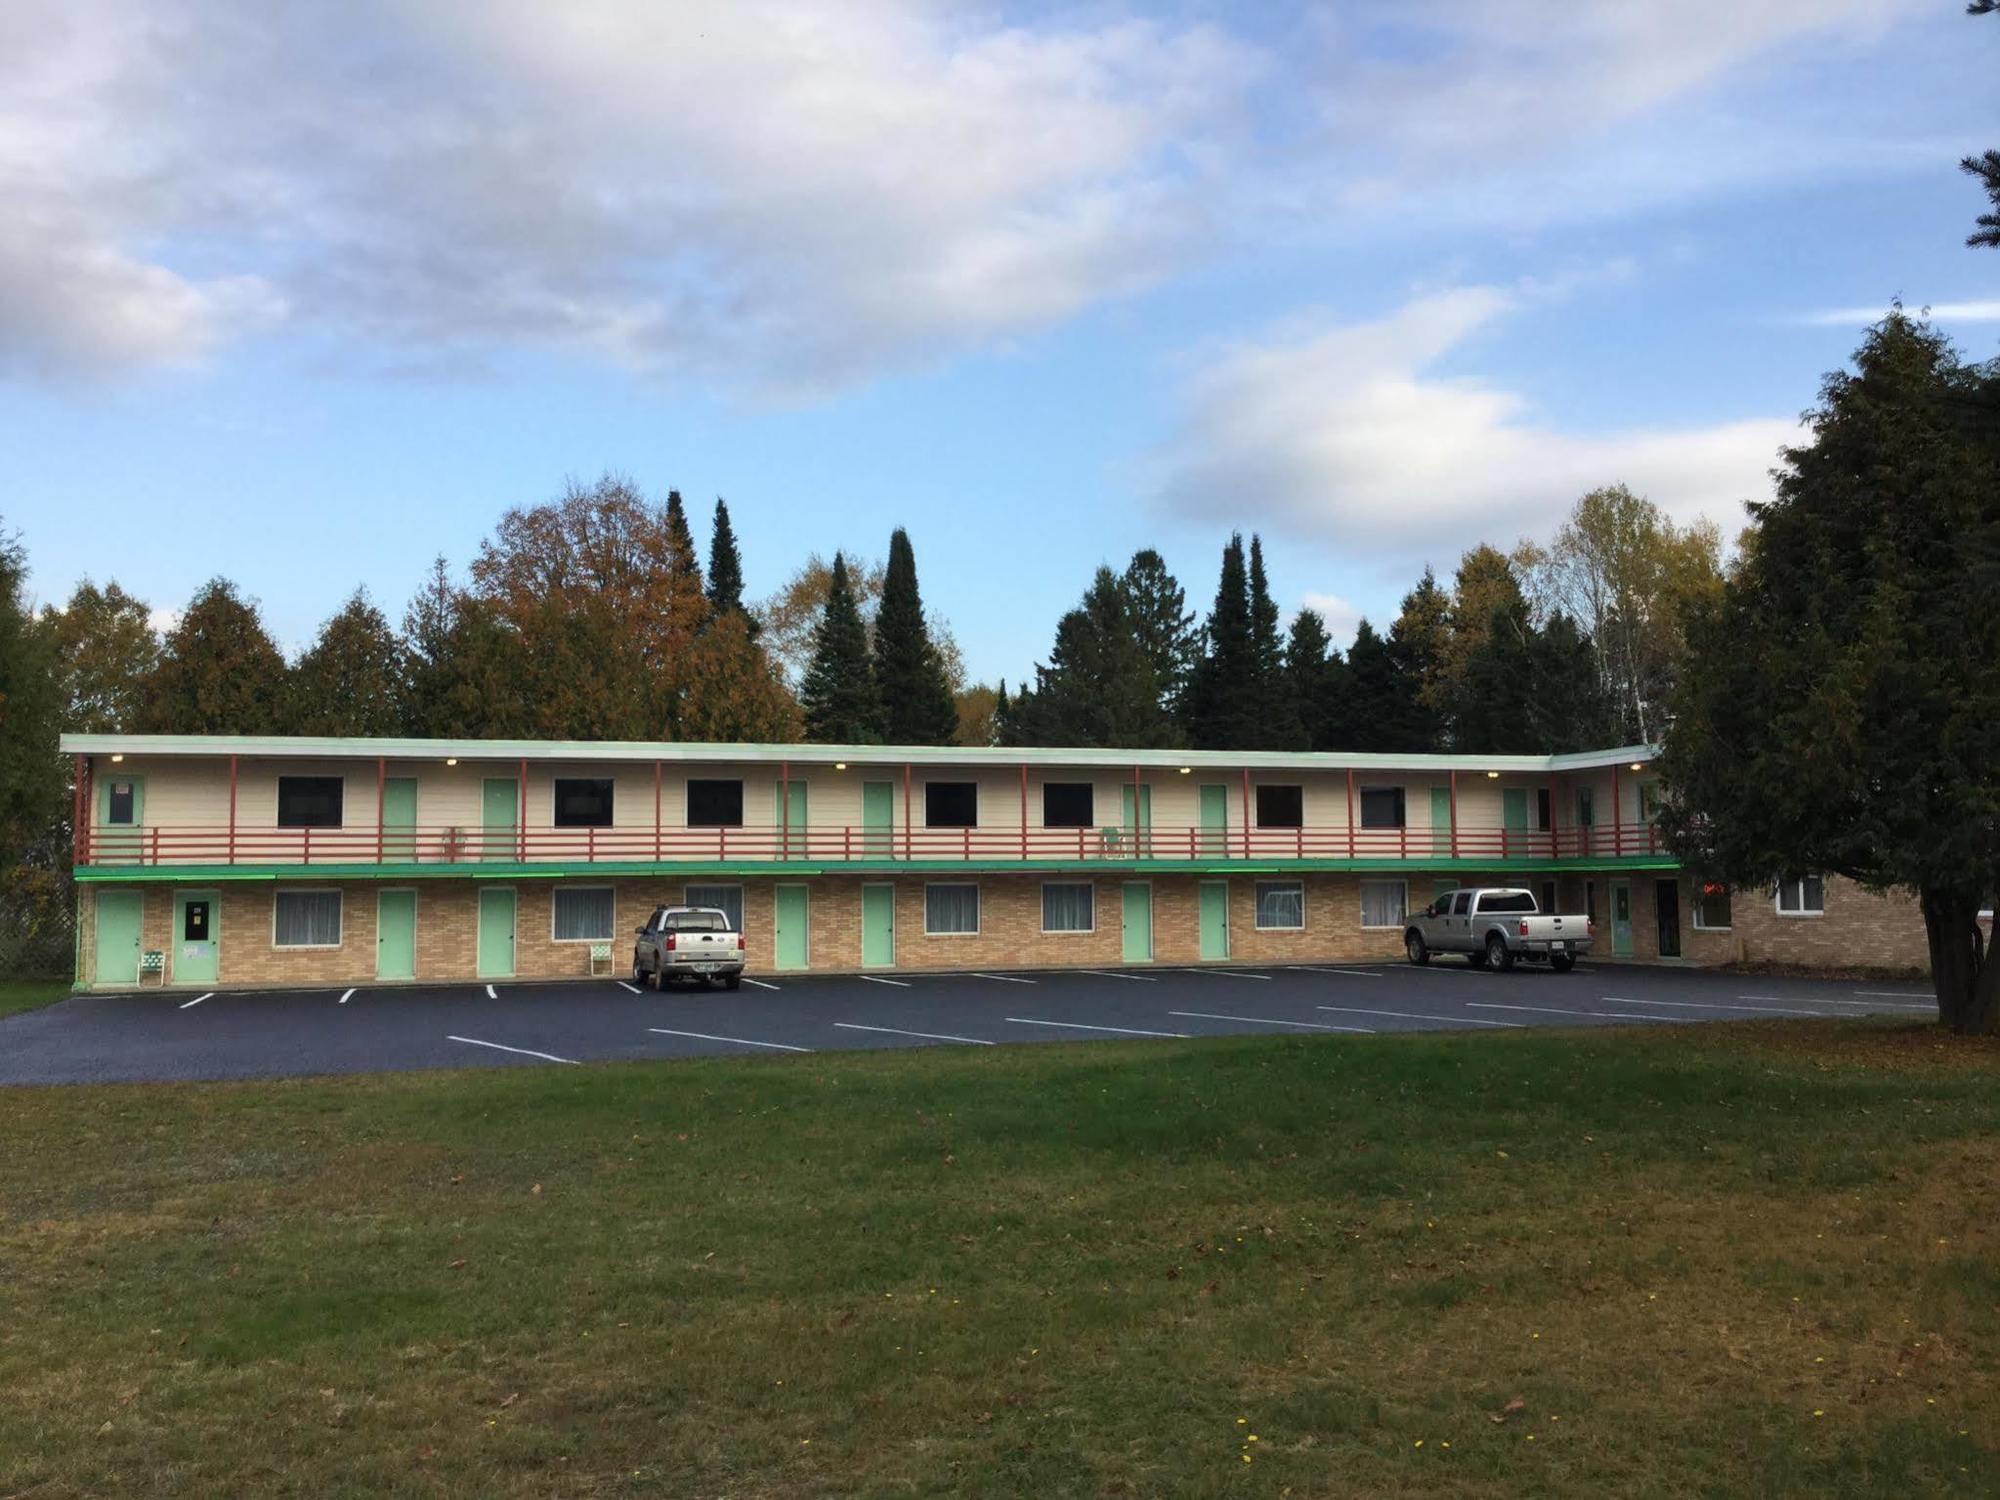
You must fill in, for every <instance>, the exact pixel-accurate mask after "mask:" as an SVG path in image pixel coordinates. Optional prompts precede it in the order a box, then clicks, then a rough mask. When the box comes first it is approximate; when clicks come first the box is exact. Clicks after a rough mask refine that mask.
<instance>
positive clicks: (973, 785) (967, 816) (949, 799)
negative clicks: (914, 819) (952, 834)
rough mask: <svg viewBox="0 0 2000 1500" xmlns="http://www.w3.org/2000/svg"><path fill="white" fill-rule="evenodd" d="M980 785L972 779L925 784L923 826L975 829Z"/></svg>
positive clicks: (977, 822)
mask: <svg viewBox="0 0 2000 1500" xmlns="http://www.w3.org/2000/svg"><path fill="white" fill-rule="evenodd" d="M978 826H979V784H978V783H977V782H973V781H927V782H925V783H924V827H926V828H977V827H978Z"/></svg>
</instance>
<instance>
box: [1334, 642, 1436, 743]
mask: <svg viewBox="0 0 2000 1500" xmlns="http://www.w3.org/2000/svg"><path fill="white" fill-rule="evenodd" d="M1347 682H1348V689H1347V693H1346V698H1345V705H1344V707H1345V712H1344V713H1343V714H1342V715H1341V716H1340V721H1339V722H1338V728H1339V731H1340V735H1339V738H1340V742H1341V743H1340V748H1341V749H1343V750H1383V751H1394V752H1426V751H1429V750H1431V749H1433V748H1434V747H1433V746H1432V745H1431V744H1429V743H1426V742H1424V741H1423V740H1422V727H1421V726H1422V715H1421V706H1420V705H1418V704H1417V703H1416V696H1417V690H1418V685H1417V682H1416V679H1415V678H1414V677H1413V676H1412V675H1411V674H1410V672H1409V671H1408V670H1407V669H1406V667H1405V666H1404V664H1403V661H1402V658H1401V655H1400V653H1398V652H1397V651H1396V650H1395V648H1394V647H1393V646H1392V645H1391V643H1390V642H1388V641H1386V640H1384V639H1383V638H1382V637H1381V636H1379V635H1377V634H1376V633H1375V627H1374V626H1372V625H1370V624H1369V623H1368V622H1367V621H1366V620H1363V621H1362V622H1361V624H1360V625H1359V626H1358V627H1357V628H1356V629H1355V632H1354V644H1353V645H1352V646H1351V647H1349V648H1348V652H1347Z"/></svg>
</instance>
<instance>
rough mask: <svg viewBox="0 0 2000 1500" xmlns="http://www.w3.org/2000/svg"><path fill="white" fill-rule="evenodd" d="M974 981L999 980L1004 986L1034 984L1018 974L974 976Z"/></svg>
mask: <svg viewBox="0 0 2000 1500" xmlns="http://www.w3.org/2000/svg"><path fill="white" fill-rule="evenodd" d="M971 977H972V978H974V979H997V980H999V981H1000V982H1001V983H1002V984H1033V983H1034V982H1035V981H1034V980H1032V979H1023V978H1021V976H1020V975H1018V974H974V975H972V976H971Z"/></svg>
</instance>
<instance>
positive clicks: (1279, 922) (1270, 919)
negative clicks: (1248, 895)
mask: <svg viewBox="0 0 2000 1500" xmlns="http://www.w3.org/2000/svg"><path fill="white" fill-rule="evenodd" d="M1305 925H1306V888H1305V886H1304V885H1302V884H1301V883H1300V882H1298V881H1296V880H1260V881H1258V882H1257V928H1258V930H1259V931H1260V932H1272V931H1276V932H1299V931H1302V930H1303V929H1304V927H1305Z"/></svg>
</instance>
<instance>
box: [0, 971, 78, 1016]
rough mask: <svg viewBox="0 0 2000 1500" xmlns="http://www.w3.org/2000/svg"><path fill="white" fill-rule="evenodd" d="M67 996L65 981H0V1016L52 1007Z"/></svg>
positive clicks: (66, 982) (67, 986)
mask: <svg viewBox="0 0 2000 1500" xmlns="http://www.w3.org/2000/svg"><path fill="white" fill-rule="evenodd" d="M68 994H69V981H68V980H67V979H0V1016H11V1015H13V1014H14V1013H15V1012H16V1011H22V1010H33V1009H35V1008H36V1007H37V1006H40V1005H53V1004H55V1002H56V1001H58V1000H60V999H62V998H63V997H64V996H66V995H68Z"/></svg>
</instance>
